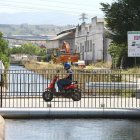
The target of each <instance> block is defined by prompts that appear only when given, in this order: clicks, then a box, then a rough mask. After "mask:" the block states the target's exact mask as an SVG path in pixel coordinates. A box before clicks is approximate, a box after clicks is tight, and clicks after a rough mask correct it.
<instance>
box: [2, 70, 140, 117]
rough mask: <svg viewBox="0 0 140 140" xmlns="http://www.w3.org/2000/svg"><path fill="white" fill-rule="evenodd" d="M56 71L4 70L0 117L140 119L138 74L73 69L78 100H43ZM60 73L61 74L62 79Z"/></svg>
mask: <svg viewBox="0 0 140 140" xmlns="http://www.w3.org/2000/svg"><path fill="white" fill-rule="evenodd" d="M55 74H56V70H54V69H53V70H52V69H44V70H39V69H38V70H30V71H28V70H6V71H5V74H4V75H1V77H2V78H3V80H2V81H3V83H1V86H0V95H1V96H0V114H1V115H2V116H4V117H7V118H13V117H21V116H22V117H64V116H66V117H140V110H139V109H140V100H139V94H140V92H139V85H140V82H139V77H140V75H139V74H122V73H121V72H120V71H112V72H111V73H106V72H96V73H95V72H93V70H90V71H81V70H74V79H75V80H78V86H79V88H80V89H81V90H82V98H81V100H80V101H73V100H72V99H71V98H62V97H54V98H53V100H52V101H51V102H45V101H44V100H43V98H42V93H43V92H44V89H45V88H46V87H47V86H48V85H49V83H50V80H51V79H52V78H53V77H54V75H55ZM63 74H64V72H63V71H62V72H61V73H60V75H61V76H62V75H63Z"/></svg>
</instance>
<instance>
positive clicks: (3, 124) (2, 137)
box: [0, 116, 5, 140]
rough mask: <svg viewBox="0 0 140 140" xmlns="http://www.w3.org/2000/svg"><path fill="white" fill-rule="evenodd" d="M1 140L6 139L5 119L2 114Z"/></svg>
mask: <svg viewBox="0 0 140 140" xmlns="http://www.w3.org/2000/svg"><path fill="white" fill-rule="evenodd" d="M0 140H5V121H4V119H3V118H2V116H0Z"/></svg>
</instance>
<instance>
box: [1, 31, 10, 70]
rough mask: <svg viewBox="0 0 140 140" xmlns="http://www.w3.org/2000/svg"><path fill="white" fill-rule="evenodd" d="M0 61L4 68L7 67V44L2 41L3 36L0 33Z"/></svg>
mask: <svg viewBox="0 0 140 140" xmlns="http://www.w3.org/2000/svg"><path fill="white" fill-rule="evenodd" d="M0 60H2V62H3V64H4V66H5V68H6V69H7V68H8V66H9V48H8V42H7V41H5V40H4V39H3V34H2V33H1V32H0Z"/></svg>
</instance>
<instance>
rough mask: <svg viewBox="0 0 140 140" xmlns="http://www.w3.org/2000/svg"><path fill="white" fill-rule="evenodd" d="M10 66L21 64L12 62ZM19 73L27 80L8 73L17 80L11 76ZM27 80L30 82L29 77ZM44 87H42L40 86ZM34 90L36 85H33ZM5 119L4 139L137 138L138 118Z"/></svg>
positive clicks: (139, 125)
mask: <svg viewBox="0 0 140 140" xmlns="http://www.w3.org/2000/svg"><path fill="white" fill-rule="evenodd" d="M10 69H16V70H19V69H24V68H22V67H15V66H11V68H10ZM19 77H20V79H19V80H23V82H24V81H26V79H24V77H23V76H22V75H20V76H19V75H18V76H17V75H16V77H11V78H10V80H12V81H17V79H16V80H15V79H14V78H19ZM41 78H43V77H39V75H36V77H34V79H35V80H38V79H39V80H40V79H41ZM13 79H14V80H13ZM32 79H33V78H32ZM31 82H32V81H31ZM28 83H30V80H29V81H28ZM43 88H44V87H41V89H43ZM21 89H22V90H24V89H23V88H22V87H20V88H19V87H18V88H17V87H16V88H13V89H10V90H14V92H15V91H16V90H17V91H18V90H21ZM25 90H26V89H25ZM36 90H37V91H38V90H39V89H38V88H36ZM5 121H6V130H5V135H6V138H5V139H6V140H140V120H125V119H115V120H113V119H40V120H39V119H38V120H35V119H33V120H31V119H29V120H28V119H25V120H21V119H19V120H10V119H6V120H5Z"/></svg>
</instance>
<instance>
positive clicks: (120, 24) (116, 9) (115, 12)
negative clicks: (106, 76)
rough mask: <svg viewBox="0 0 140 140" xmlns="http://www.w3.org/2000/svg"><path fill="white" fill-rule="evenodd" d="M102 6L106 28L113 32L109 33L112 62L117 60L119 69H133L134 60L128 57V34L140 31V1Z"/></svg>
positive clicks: (121, 0)
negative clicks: (121, 67)
mask: <svg viewBox="0 0 140 140" xmlns="http://www.w3.org/2000/svg"><path fill="white" fill-rule="evenodd" d="M101 5H102V8H101V9H102V11H103V12H104V13H105V20H106V23H107V24H106V26H107V28H108V29H109V30H110V31H111V32H108V33H107V37H109V38H110V39H112V44H111V46H110V49H109V52H110V54H111V56H112V60H113V61H114V59H117V66H118V67H120V66H121V65H123V67H133V66H134V64H135V63H134V61H135V60H134V58H128V57H127V32H128V31H139V30H140V26H139V25H140V14H139V13H140V8H139V7H140V1H139V0H135V1H134V0H116V1H114V2H113V3H112V4H111V5H110V4H108V3H101ZM112 52H113V53H112ZM114 52H115V53H114ZM116 52H117V54H116ZM139 64H140V58H137V65H139Z"/></svg>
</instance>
